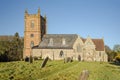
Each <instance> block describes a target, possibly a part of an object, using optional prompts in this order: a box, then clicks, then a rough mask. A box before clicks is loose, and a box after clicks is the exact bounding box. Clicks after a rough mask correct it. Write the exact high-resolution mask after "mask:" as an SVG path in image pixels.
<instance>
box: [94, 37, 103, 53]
mask: <svg viewBox="0 0 120 80" xmlns="http://www.w3.org/2000/svg"><path fill="white" fill-rule="evenodd" d="M92 41H93V42H94V44H95V46H96V51H104V41H103V39H92Z"/></svg>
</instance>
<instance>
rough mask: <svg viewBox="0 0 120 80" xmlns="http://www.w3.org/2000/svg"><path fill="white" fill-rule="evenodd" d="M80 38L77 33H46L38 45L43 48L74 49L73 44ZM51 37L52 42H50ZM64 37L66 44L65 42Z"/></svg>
mask: <svg viewBox="0 0 120 80" xmlns="http://www.w3.org/2000/svg"><path fill="white" fill-rule="evenodd" d="M77 38H78V35H77V34H46V35H44V36H43V38H42V41H41V43H40V44H39V45H38V47H37V46H36V47H34V48H41V49H72V48H73V44H74V42H75V41H76V39H77ZM50 39H51V40H52V44H50ZM63 39H64V42H65V43H64V44H63Z"/></svg>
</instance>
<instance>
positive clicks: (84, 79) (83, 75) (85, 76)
mask: <svg viewBox="0 0 120 80" xmlns="http://www.w3.org/2000/svg"><path fill="white" fill-rule="evenodd" d="M88 77H89V71H88V70H83V71H82V72H81V74H80V76H79V79H78V80H88Z"/></svg>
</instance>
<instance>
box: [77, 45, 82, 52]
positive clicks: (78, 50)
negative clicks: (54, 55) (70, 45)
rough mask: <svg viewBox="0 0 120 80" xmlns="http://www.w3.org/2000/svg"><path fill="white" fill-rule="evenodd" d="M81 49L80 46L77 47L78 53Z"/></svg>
mask: <svg viewBox="0 0 120 80" xmlns="http://www.w3.org/2000/svg"><path fill="white" fill-rule="evenodd" d="M80 51H81V49H80V44H78V45H77V52H80Z"/></svg>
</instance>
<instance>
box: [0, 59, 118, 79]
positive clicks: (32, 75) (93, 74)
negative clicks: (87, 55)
mask: <svg viewBox="0 0 120 80" xmlns="http://www.w3.org/2000/svg"><path fill="white" fill-rule="evenodd" d="M41 63H42V61H34V62H33V63H32V64H30V63H28V62H24V61H19V62H7V63H0V80H10V79H11V80H78V77H79V75H80V73H81V72H82V70H85V69H87V70H89V73H90V75H89V79H88V80H120V66H116V65H112V64H109V63H100V62H77V61H74V62H72V63H65V64H64V63H63V61H48V63H47V65H46V67H45V68H42V69H41V68H40V65H41Z"/></svg>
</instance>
